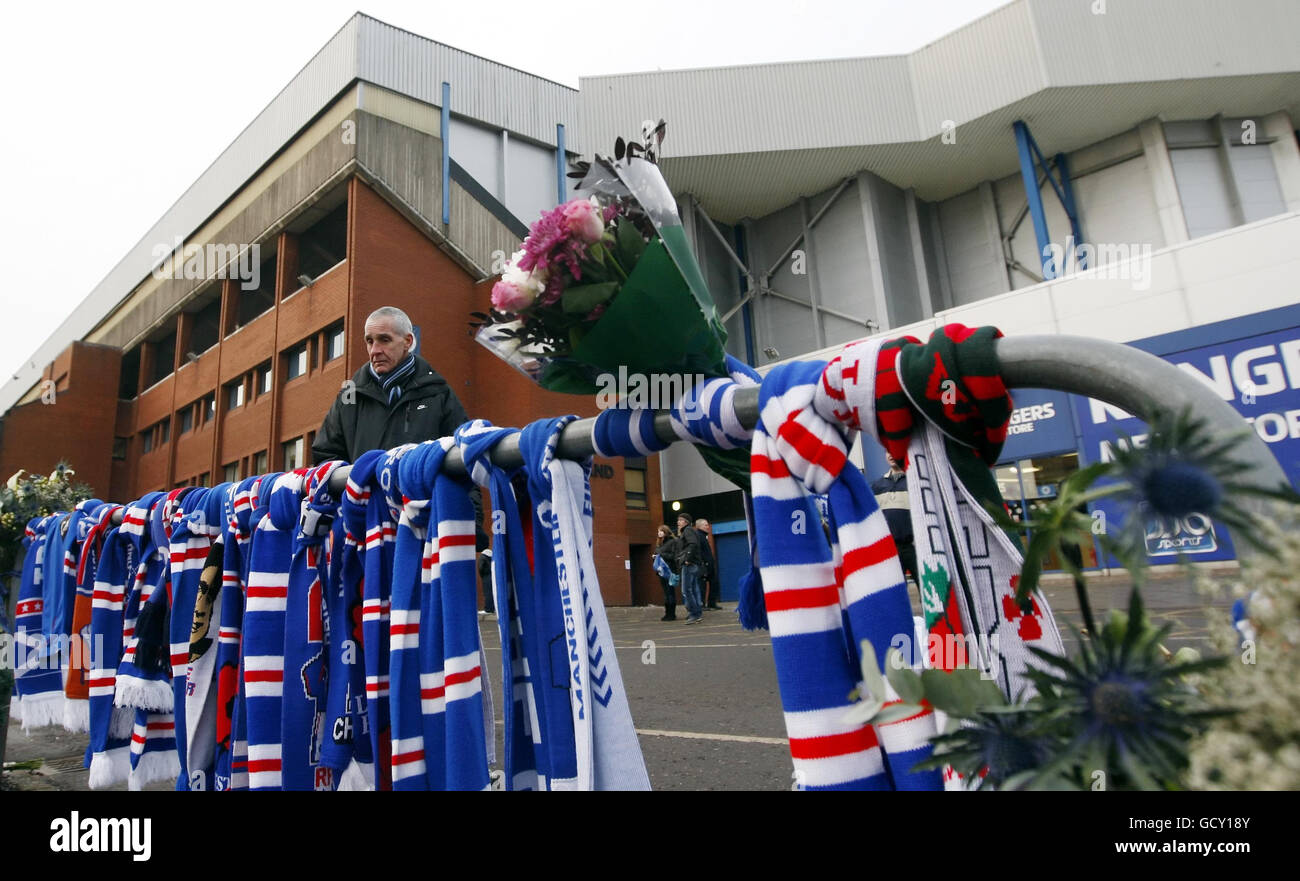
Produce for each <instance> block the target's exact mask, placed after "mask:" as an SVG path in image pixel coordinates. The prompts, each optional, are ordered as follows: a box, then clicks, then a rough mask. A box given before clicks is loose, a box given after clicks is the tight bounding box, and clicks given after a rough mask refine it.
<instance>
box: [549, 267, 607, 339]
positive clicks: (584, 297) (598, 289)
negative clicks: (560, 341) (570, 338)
mask: <svg viewBox="0 0 1300 881" xmlns="http://www.w3.org/2000/svg"><path fill="white" fill-rule="evenodd" d="M617 290H618V284H617V283H616V282H612V281H607V282H602V283H600V284H580V285H575V286H573V287H571V288H567V289H566V290H565V291H564V293H563V294H562V295H561V298H560V302H561V303H562V304H563V305H564V311H565V312H576V313H578V314H581V315H585V314H587V313H588V312H590V311H591V310H592V309H595V308H596V307H597V306H599V305H600V304H601V303H605V302H608V301H609V298H610V297H612V296H614V292H615V291H617ZM574 348H577V343H574Z"/></svg>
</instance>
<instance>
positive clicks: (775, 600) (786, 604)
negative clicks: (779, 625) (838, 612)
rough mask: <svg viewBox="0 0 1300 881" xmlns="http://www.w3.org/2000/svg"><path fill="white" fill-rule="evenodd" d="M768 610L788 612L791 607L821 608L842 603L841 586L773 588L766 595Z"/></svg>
mask: <svg viewBox="0 0 1300 881" xmlns="http://www.w3.org/2000/svg"><path fill="white" fill-rule="evenodd" d="M764 601H765V603H766V605H767V610H768V612H788V611H790V610H791V609H820V608H822V607H823V606H838V605H839V604H840V588H839V585H836V584H825V585H822V586H821V587H798V588H792V589H790V590H773V591H769V592H768V593H767V594H765V595H764Z"/></svg>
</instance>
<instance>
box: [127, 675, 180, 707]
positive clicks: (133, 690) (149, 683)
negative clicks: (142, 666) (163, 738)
mask: <svg viewBox="0 0 1300 881" xmlns="http://www.w3.org/2000/svg"><path fill="white" fill-rule="evenodd" d="M175 702H176V696H175V695H174V694H173V693H172V685H171V683H170V682H165V681H163V680H161V679H140V678H138V677H135V676H130V675H126V674H118V677H117V686H116V690H115V693H114V694H113V703H114V705H116V706H119V707H135V708H137V709H141V710H150V711H152V712H155V713H170V712H173V710H174V706H175Z"/></svg>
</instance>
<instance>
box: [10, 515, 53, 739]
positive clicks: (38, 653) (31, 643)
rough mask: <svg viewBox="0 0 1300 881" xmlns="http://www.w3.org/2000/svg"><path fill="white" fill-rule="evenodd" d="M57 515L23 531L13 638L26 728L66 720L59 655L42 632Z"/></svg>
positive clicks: (18, 692) (16, 683) (33, 522)
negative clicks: (50, 547)
mask: <svg viewBox="0 0 1300 881" xmlns="http://www.w3.org/2000/svg"><path fill="white" fill-rule="evenodd" d="M57 520H58V517H57V515H51V516H49V517H41V518H36V519H33V520H31V521H29V522H28V524H27V527H26V529H25V530H24V534H23V545H24V547H25V548H26V556H25V557H24V558H23V579H22V584H21V586H20V587H19V589H18V605H17V606H16V607H15V609H14V637H15V645H16V647H17V650H18V653H19V656H18V657H16V658H15V664H14V693H15V694H16V695H17V696H18V700H19V704H18V706H19V713H20V714H21V718H22V722H23V730H24V731H28V730H30V729H32V728H41V727H43V726H45V725H57V724H59V723H61V722H62V721H63V702H64V697H63V672H62V671H61V670H60V669H59V666H58V664H57V660H56V659H57V654H56V653H54V652H52V651H51V646H50V642H49V639H48V638H47V637H46V636H45V634H44V633H43V632H42V626H43V619H44V609H45V556H46V554H47V553H48V551H47V543H48V540H49V532H50V523H51V522H52V521H57Z"/></svg>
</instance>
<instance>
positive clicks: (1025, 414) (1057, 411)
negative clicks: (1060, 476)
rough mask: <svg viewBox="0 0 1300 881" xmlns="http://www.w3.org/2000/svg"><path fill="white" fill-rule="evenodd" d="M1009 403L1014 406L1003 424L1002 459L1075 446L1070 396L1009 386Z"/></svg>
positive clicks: (1056, 451)
mask: <svg viewBox="0 0 1300 881" xmlns="http://www.w3.org/2000/svg"><path fill="white" fill-rule="evenodd" d="M1011 402H1012V405H1013V406H1014V407H1015V409H1014V410H1012V411H1011V419H1010V420H1009V424H1008V425H1007V441H1006V443H1005V444H1003V445H1002V456H1001V458H1002V460H1003V461H1012V460H1014V459H1030V458H1033V457H1034V456H1049V455H1051V454H1053V453H1060V452H1064V451H1066V450H1073V449H1074V448H1075V437H1074V422H1073V420H1071V419H1070V396H1069V395H1067V394H1066V393H1065V392H1053V391H1047V390H1046V389H1026V388H1018V389H1012V391H1011Z"/></svg>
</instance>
